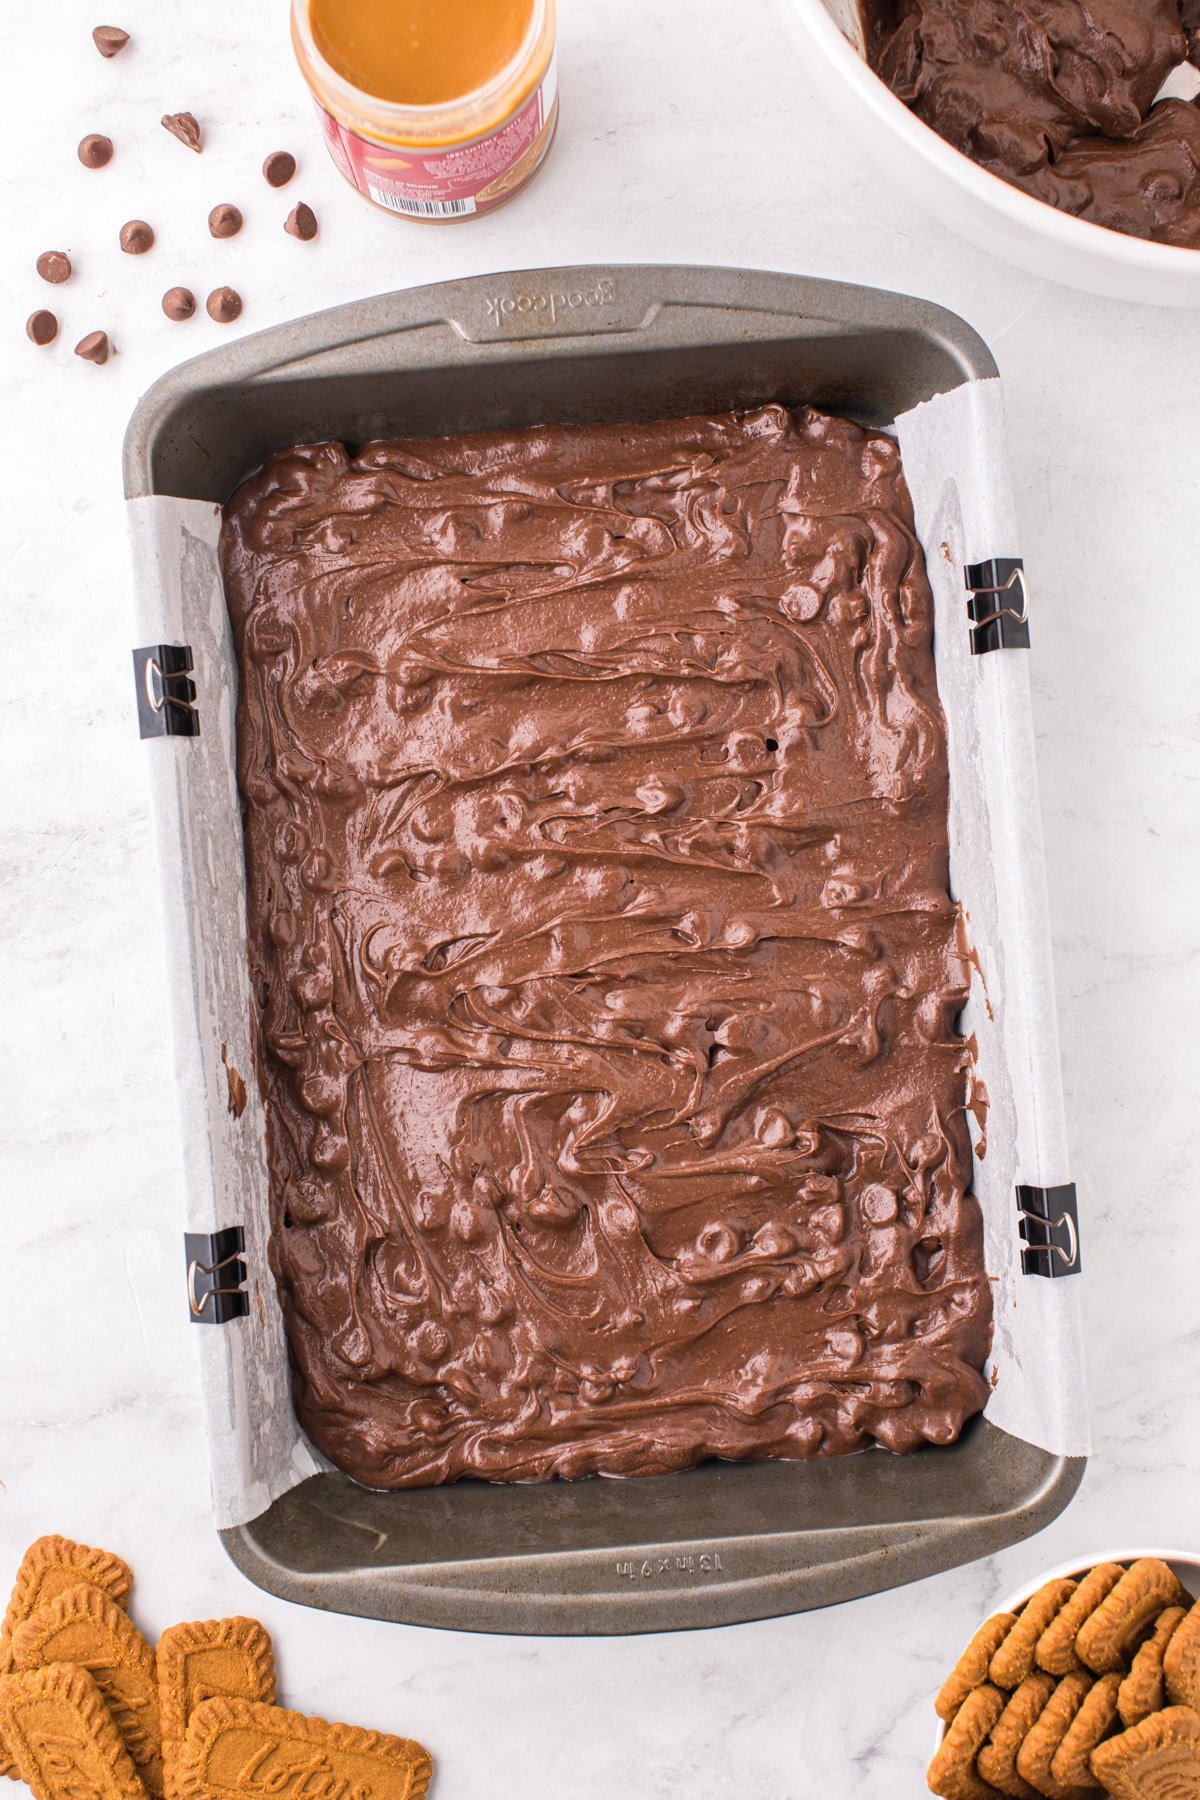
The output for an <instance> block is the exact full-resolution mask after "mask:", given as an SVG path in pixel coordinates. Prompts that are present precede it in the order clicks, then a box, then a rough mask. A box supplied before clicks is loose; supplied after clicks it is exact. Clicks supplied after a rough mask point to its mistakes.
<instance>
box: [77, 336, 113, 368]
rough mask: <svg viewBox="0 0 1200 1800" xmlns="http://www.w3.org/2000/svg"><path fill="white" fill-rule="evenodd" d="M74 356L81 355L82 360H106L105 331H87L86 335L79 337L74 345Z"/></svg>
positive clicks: (106, 341)
mask: <svg viewBox="0 0 1200 1800" xmlns="http://www.w3.org/2000/svg"><path fill="white" fill-rule="evenodd" d="M75 354H76V356H82V358H83V360H84V362H90V363H106V362H107V361H108V333H107V331H89V332H88V334H87V336H86V337H83V338H80V340H79V342H78V343H77V344H76V346H75Z"/></svg>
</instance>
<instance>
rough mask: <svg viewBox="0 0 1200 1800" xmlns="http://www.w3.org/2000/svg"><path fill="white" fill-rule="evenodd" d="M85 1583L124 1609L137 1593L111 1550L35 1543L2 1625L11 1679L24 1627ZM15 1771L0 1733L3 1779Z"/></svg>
mask: <svg viewBox="0 0 1200 1800" xmlns="http://www.w3.org/2000/svg"><path fill="white" fill-rule="evenodd" d="M81 1581H87V1582H90V1583H91V1585H92V1586H93V1587H97V1588H100V1589H101V1590H102V1591H103V1592H104V1593H106V1594H107V1595H108V1596H109V1598H110V1599H111V1600H113V1601H115V1603H116V1604H117V1605H118V1606H126V1605H128V1603H129V1596H130V1593H131V1592H132V1590H133V1571H132V1569H131V1568H130V1567H129V1565H128V1563H124V1562H122V1561H121V1558H120V1557H119V1556H113V1555H112V1554H111V1552H110V1551H108V1550H93V1549H92V1548H91V1546H90V1545H89V1544H77V1543H75V1542H74V1540H73V1539H71V1538H66V1537H60V1536H59V1535H58V1534H57V1533H56V1532H55V1533H51V1534H50V1535H48V1536H46V1537H40V1538H37V1539H36V1540H35V1541H34V1542H33V1543H32V1544H30V1546H29V1548H28V1550H27V1551H26V1552H25V1555H24V1556H23V1557H22V1559H21V1566H20V1568H19V1569H18V1570H17V1578H16V1580H15V1582H14V1583H13V1590H12V1596H11V1598H10V1600H9V1602H8V1610H7V1612H6V1613H5V1615H4V1624H3V1626H2V1627H0V1675H7V1674H8V1673H9V1672H10V1671H11V1669H12V1666H13V1663H12V1640H13V1634H14V1633H15V1631H16V1629H17V1627H18V1625H20V1624H22V1623H23V1622H24V1620H26V1619H27V1618H28V1617H29V1615H30V1613H32V1612H36V1610H37V1608H38V1607H39V1606H43V1605H45V1603H46V1601H47V1600H53V1599H54V1598H55V1597H56V1596H57V1595H58V1594H61V1593H62V1592H63V1591H64V1590H65V1589H66V1588H70V1587H77V1586H78V1585H79V1583H80V1582H81ZM15 1773H16V1768H15V1765H14V1763H13V1762H12V1760H11V1759H10V1758H9V1757H8V1756H7V1755H6V1754H5V1747H4V1742H3V1733H2V1732H0V1775H15Z"/></svg>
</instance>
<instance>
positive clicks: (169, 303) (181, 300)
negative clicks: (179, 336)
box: [162, 288, 196, 319]
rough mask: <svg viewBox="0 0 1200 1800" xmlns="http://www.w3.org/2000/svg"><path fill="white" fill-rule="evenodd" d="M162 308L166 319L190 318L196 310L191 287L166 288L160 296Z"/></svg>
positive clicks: (194, 297)
mask: <svg viewBox="0 0 1200 1800" xmlns="http://www.w3.org/2000/svg"><path fill="white" fill-rule="evenodd" d="M162 309H163V311H164V312H165V313H166V315H167V317H168V319H190V318H191V316H192V314H193V313H194V312H195V310H196V296H195V294H193V292H192V290H191V288H168V289H167V291H166V293H165V294H164V295H163V297H162Z"/></svg>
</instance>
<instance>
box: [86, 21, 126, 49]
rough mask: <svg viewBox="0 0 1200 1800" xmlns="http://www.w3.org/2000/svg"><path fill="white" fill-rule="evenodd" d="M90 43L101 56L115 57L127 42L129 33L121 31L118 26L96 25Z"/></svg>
mask: <svg viewBox="0 0 1200 1800" xmlns="http://www.w3.org/2000/svg"><path fill="white" fill-rule="evenodd" d="M92 42H93V44H95V46H96V48H97V50H98V51H99V52H100V54H101V56H115V55H116V54H117V52H118V51H119V50H123V49H124V48H125V46H126V44H127V43H128V42H129V33H128V32H127V31H122V30H121V27H120V26H119V25H97V27H96V29H95V31H93V33H92Z"/></svg>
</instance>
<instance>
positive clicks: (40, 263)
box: [37, 250, 71, 287]
mask: <svg viewBox="0 0 1200 1800" xmlns="http://www.w3.org/2000/svg"><path fill="white" fill-rule="evenodd" d="M37 272H38V274H39V275H40V276H41V278H42V280H43V281H52V282H53V283H54V285H55V287H57V286H58V284H59V282H60V281H70V279H71V259H70V257H69V256H68V255H67V253H66V251H65V250H43V251H42V254H41V255H40V256H39V257H38V259H37Z"/></svg>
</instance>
